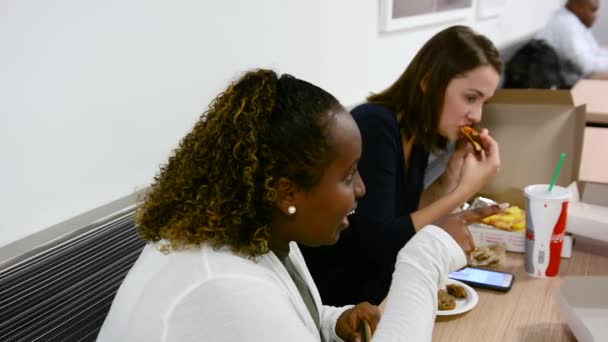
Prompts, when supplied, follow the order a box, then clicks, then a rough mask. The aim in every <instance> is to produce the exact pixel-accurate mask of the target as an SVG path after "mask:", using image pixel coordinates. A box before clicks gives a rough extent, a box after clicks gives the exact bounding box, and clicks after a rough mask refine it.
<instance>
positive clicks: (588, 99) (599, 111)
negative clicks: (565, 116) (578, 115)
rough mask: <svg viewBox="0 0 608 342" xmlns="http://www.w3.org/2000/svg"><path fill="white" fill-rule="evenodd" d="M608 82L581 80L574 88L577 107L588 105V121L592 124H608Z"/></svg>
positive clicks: (573, 95) (573, 96)
mask: <svg viewBox="0 0 608 342" xmlns="http://www.w3.org/2000/svg"><path fill="white" fill-rule="evenodd" d="M606 94H608V81H607V80H585V79H583V80H580V81H578V82H577V83H576V84H575V85H574V87H572V98H573V100H574V104H575V105H577V106H578V105H586V107H587V108H586V114H585V116H586V121H587V123H590V124H608V97H607V96H606Z"/></svg>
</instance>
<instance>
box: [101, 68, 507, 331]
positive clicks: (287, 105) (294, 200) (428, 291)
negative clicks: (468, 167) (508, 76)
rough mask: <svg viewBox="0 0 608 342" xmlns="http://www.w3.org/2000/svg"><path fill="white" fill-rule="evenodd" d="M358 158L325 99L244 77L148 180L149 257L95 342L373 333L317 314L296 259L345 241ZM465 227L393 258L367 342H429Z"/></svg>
mask: <svg viewBox="0 0 608 342" xmlns="http://www.w3.org/2000/svg"><path fill="white" fill-rule="evenodd" d="M360 154H361V136H360V134H359V130H358V129H357V125H356V123H355V121H354V120H353V119H352V117H351V116H350V114H349V113H348V112H347V111H346V110H345V109H344V108H343V107H342V106H341V105H340V104H339V103H338V101H337V100H336V99H335V98H334V97H333V96H331V95H330V94H328V93H327V92H325V91H324V90H322V89H320V88H318V87H316V86H314V85H312V84H310V83H307V82H305V81H302V80H298V79H296V78H294V77H292V76H289V75H283V76H281V77H278V76H277V75H276V74H275V73H274V72H272V71H267V70H257V71H252V72H249V73H247V74H245V75H244V76H243V77H242V78H241V79H239V80H238V81H236V82H234V83H233V84H231V85H230V86H229V87H228V89H226V90H225V91H224V92H223V93H221V94H220V95H219V96H218V97H217V98H216V99H215V100H214V101H213V102H212V103H211V105H210V107H209V109H208V111H207V112H206V113H204V114H203V115H202V116H201V118H200V120H199V122H198V123H197V124H196V125H195V127H194V129H193V130H192V132H190V133H189V134H188V135H186V137H185V138H184V139H183V140H182V142H181V144H180V146H179V148H178V149H177V150H176V151H175V153H174V155H173V156H172V157H171V158H169V162H168V163H167V164H166V165H165V166H163V167H162V168H161V172H160V174H159V175H158V176H157V177H156V179H155V183H154V184H153V185H152V188H151V191H150V192H149V194H148V195H147V198H146V199H145V202H144V203H143V204H142V206H141V207H140V208H139V212H138V224H139V230H140V234H141V237H142V238H143V239H144V240H145V241H146V242H147V243H148V244H147V246H146V247H145V248H144V250H143V251H142V253H141V255H140V257H139V259H138V260H137V262H136V264H135V265H134V266H133V268H132V269H131V270H130V272H129V274H128V275H127V277H126V279H125V281H124V282H123V284H122V285H121V288H120V289H119V291H118V293H117V295H116V298H115V300H114V303H113V304H112V308H111V310H110V313H109V314H108V317H107V318H106V321H105V322H104V325H103V327H102V330H101V332H100V335H99V337H98V341H202V340H204V341H244V340H257V341H332V340H337V341H341V340H347V341H355V340H357V339H359V338H360V336H359V334H358V327H359V325H360V324H361V322H362V321H363V320H366V321H368V322H369V323H370V325H371V327H372V329H374V330H375V328H376V326H377V324H378V320H379V316H380V314H379V311H378V308H377V307H375V306H372V305H371V304H368V303H362V304H359V305H357V306H354V307H353V306H346V307H340V308H336V307H329V306H324V305H322V303H321V300H320V297H319V293H318V291H317V289H316V287H315V285H314V282H313V280H312V278H311V275H310V273H309V272H308V269H307V267H306V264H305V263H304V259H303V257H302V254H301V253H300V251H299V249H298V245H297V243H300V244H304V245H307V246H320V245H330V244H333V243H335V242H336V241H337V240H338V238H339V236H340V232H341V231H343V230H344V229H346V228H347V226H348V219H347V215H349V213H352V212H353V211H354V210H355V207H356V203H357V199H358V198H359V197H361V196H362V195H363V194H364V193H365V187H364V185H363V183H362V181H361V178H360V177H359V174H358V172H357V162H358V160H359V157H360ZM498 210H500V209H499V208H497V207H494V208H490V209H486V211H485V212H483V213H481V214H483V215H487V214H493V213H495V212H497V211H498ZM464 215H465V214H461V215H460V216H454V217H448V218H447V219H446V220H445V221H444V222H443V223H441V225H442V226H443V229H442V228H439V227H429V228H428V229H427V231H428V232H427V233H426V234H420V236H419V237H416V239H414V240H412V243H411V244H409V245H408V246H407V247H406V248H404V249H403V252H402V254H401V256H400V259H399V261H398V264H397V265H398V266H397V271H396V272H395V279H396V280H395V286H396V289H395V291H394V294H393V295H391V296H392V297H394V298H392V297H391V296H389V303H388V304H387V309H386V317H385V318H384V319H383V321H382V323H381V325H380V326H379V327H378V330H377V331H376V336H375V337H376V338H378V339H379V340H383V339H384V340H386V339H389V338H390V337H391V336H393V337H395V336H401V337H403V336H406V335H407V336H412V339H413V340H416V341H419V340H421V338H422V340H424V339H426V340H428V339H430V336H431V335H430V334H431V330H432V322H433V315H434V312H435V307H436V304H435V301H436V295H435V293H436V287H437V284H438V282H439V279H440V277H446V276H447V274H448V273H449V272H450V271H452V270H455V269H457V268H458V267H459V266H463V265H464V263H465V256H464V252H463V250H470V249H471V248H472V243H471V240H470V235H468V231H467V229H466V224H465V222H466V220H470V219H476V218H478V217H479V213H468V214H467V215H469V216H467V217H465V216H464ZM420 255H423V257H420ZM431 264H433V265H436V267H428V266H429V265H431ZM405 287H407V288H408V290H407V291H399V289H400V288H405ZM412 296H414V297H412ZM392 302H395V303H398V304H399V305H391V304H392ZM401 304H403V305H401ZM421 312H423V313H428V315H420V313H421ZM412 313H416V315H415V316H413V315H412ZM391 319H392V324H391ZM385 321H387V322H388V323H383V322H385ZM383 324H384V325H385V327H384V328H383V327H382V325H383ZM383 334H384V336H382V335H383Z"/></svg>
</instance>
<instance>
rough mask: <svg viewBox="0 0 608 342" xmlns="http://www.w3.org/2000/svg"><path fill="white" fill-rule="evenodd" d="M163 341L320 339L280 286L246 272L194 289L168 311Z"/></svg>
mask: <svg viewBox="0 0 608 342" xmlns="http://www.w3.org/2000/svg"><path fill="white" fill-rule="evenodd" d="M164 322H165V326H164V328H163V338H162V341H167V342H168V341H180V342H190V341H191V342H195V341H196V342H200V341H214V342H216V341H217V342H222V341H268V342H284V341H297V342H318V341H319V335H318V333H317V332H316V331H312V330H311V329H310V328H309V327H308V326H307V325H306V324H304V323H303V322H302V319H301V318H300V316H299V314H298V312H297V311H296V309H295V308H294V307H293V305H292V303H291V301H290V299H289V297H288V296H287V294H285V293H284V292H283V291H282V290H281V289H280V288H279V287H278V286H276V285H275V284H273V283H271V282H270V281H265V280H263V279H259V278H254V277H245V276H234V277H225V278H217V279H214V280H211V281H206V282H204V283H202V284H198V285H195V286H193V287H192V288H190V289H189V290H188V291H186V293H185V294H184V295H182V296H181V297H180V298H178V299H177V300H176V303H174V305H173V306H172V308H171V309H170V310H169V311H168V312H167V313H166V315H165V319H164Z"/></svg>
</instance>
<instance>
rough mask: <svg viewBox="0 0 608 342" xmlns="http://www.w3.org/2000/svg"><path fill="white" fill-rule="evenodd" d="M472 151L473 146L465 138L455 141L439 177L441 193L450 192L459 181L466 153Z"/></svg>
mask: <svg viewBox="0 0 608 342" xmlns="http://www.w3.org/2000/svg"><path fill="white" fill-rule="evenodd" d="M474 152H475V150H474V149H473V146H472V145H471V144H470V143H469V142H468V141H467V140H465V139H460V140H458V141H457V142H456V145H455V148H454V153H452V156H451V157H450V160H449V161H448V164H447V166H446V168H445V171H444V172H443V174H442V175H441V177H440V181H441V188H442V191H441V192H442V193H443V194H446V193H449V192H452V191H453V190H454V188H456V186H457V185H458V183H460V179H461V174H462V165H463V164H464V160H465V158H466V156H467V155H468V154H471V153H474Z"/></svg>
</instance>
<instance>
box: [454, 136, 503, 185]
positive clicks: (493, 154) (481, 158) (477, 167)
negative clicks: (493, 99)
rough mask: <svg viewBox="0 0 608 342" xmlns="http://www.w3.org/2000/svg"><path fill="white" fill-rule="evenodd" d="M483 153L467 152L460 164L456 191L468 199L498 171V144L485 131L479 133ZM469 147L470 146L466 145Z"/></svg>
mask: <svg viewBox="0 0 608 342" xmlns="http://www.w3.org/2000/svg"><path fill="white" fill-rule="evenodd" d="M479 139H480V141H481V144H482V146H483V151H481V152H479V153H475V152H467V153H466V155H465V156H464V160H463V163H462V170H461V174H460V181H459V182H458V186H457V187H456V190H458V191H463V192H465V194H466V196H465V197H470V196H472V195H474V194H476V193H477V192H479V191H480V190H481V189H482V188H483V187H484V186H485V185H486V184H487V183H489V182H490V181H491V180H492V179H493V178H494V177H495V176H496V175H497V174H498V171H499V170H500V151H499V148H498V143H497V142H496V141H495V140H494V139H493V138H492V137H491V136H490V135H489V134H488V130H487V129H485V128H484V129H482V130H481V131H480V132H479ZM467 145H469V147H470V144H467Z"/></svg>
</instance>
